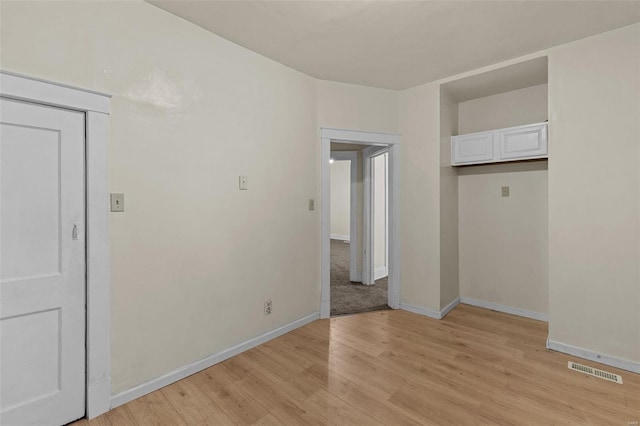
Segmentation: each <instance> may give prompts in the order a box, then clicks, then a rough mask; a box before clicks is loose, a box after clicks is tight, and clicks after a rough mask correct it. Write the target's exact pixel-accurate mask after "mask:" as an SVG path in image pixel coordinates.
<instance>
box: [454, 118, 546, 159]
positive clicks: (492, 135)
mask: <svg viewBox="0 0 640 426" xmlns="http://www.w3.org/2000/svg"><path fill="white" fill-rule="evenodd" d="M533 158H547V123H538V124H528V125H525V126H516V127H509V128H506V129H498V130H493V131H490V132H480V133H471V134H467V135H460V136H452V137H451V164H452V165H454V166H458V165H464V164H484V163H498V162H504V161H517V160H529V159H533Z"/></svg>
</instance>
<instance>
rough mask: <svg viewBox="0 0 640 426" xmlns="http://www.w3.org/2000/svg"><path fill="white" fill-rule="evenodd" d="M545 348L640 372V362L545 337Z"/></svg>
mask: <svg viewBox="0 0 640 426" xmlns="http://www.w3.org/2000/svg"><path fill="white" fill-rule="evenodd" d="M547 349H550V350H552V351H556V352H562V353H565V354H568V355H573V356H576V357H578V358H584V359H587V360H589V361H594V362H599V363H601V364H605V365H610V366H612V367H616V368H620V369H622V370H627V371H631V372H632V373H637V374H640V362H635V361H630V360H628V359H624V358H617V357H615V356H611V355H605V354H600V353H597V352H594V351H592V350H589V349H584V348H580V347H578V346H573V345H568V344H566V343H560V342H555V341H553V340H550V339H547Z"/></svg>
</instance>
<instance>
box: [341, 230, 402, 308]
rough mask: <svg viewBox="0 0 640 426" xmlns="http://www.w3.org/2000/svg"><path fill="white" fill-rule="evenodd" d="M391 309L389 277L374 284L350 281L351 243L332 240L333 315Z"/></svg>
mask: <svg viewBox="0 0 640 426" xmlns="http://www.w3.org/2000/svg"><path fill="white" fill-rule="evenodd" d="M380 309H390V308H389V306H388V305H387V278H386V277H385V278H381V279H379V280H377V281H376V283H375V284H374V285H363V284H362V283H352V282H351V281H349V243H347V242H345V241H339V240H331V316H334V315H346V314H355V313H358V312H368V311H377V310H380Z"/></svg>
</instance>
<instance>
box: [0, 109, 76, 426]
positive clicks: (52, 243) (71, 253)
mask: <svg viewBox="0 0 640 426" xmlns="http://www.w3.org/2000/svg"><path fill="white" fill-rule="evenodd" d="M0 108H1V109H0V181H1V182H0V189H1V192H0V195H1V196H0V223H1V225H0V240H1V246H0V346H1V347H0V381H1V388H0V392H1V394H0V400H1V403H0V405H1V407H0V423H1V424H3V425H4V424H6V425H21V424H38V425H44V424H55V425H60V424H64V423H68V422H70V421H73V420H75V419H78V418H80V417H83V416H84V413H85V403H84V398H85V236H84V215H85V213H84V114H83V113H79V112H73V111H67V110H62V109H57V108H52V107H46V106H40V105H36V104H30V103H24V102H19V101H14V100H7V99H0Z"/></svg>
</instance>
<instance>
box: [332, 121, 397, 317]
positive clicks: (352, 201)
mask: <svg viewBox="0 0 640 426" xmlns="http://www.w3.org/2000/svg"><path fill="white" fill-rule="evenodd" d="M321 131H322V200H323V203H322V305H321V317H323V318H328V317H329V316H333V315H345V314H353V313H360V312H368V311H373V310H380V309H389V308H393V309H397V308H398V305H399V285H400V283H399V276H398V269H399V256H398V245H397V236H398V230H399V229H398V226H397V218H398V190H397V189H398V188H397V185H398V177H399V168H398V163H399V145H398V142H399V141H400V137H399V136H398V135H392V134H384V133H370V132H357V131H349V130H336V129H324V128H323V129H321Z"/></svg>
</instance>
